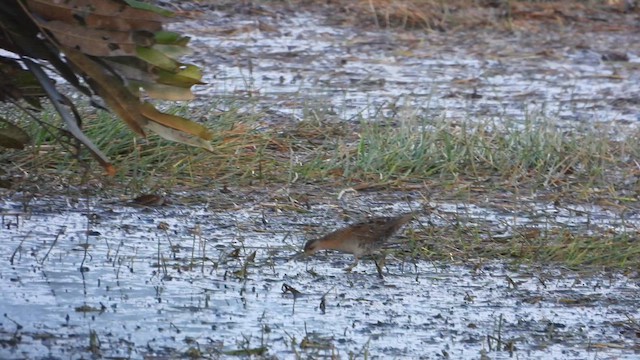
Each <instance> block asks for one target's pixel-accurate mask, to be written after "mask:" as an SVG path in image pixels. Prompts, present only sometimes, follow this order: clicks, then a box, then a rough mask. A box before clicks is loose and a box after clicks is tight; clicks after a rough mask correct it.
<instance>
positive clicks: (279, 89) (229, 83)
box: [172, 10, 640, 127]
mask: <svg viewBox="0 0 640 360" xmlns="http://www.w3.org/2000/svg"><path fill="white" fill-rule="evenodd" d="M332 20H333V19H330V18H329V19H327V18H326V17H325V16H322V15H319V14H316V13H304V12H303V13H300V12H296V13H292V12H286V11H275V10H274V11H268V10H264V11H262V12H260V14H259V15H255V14H254V15H246V14H242V13H231V14H230V13H222V12H214V11H208V12H205V13H204V14H201V15H200V16H199V17H198V18H196V19H192V20H187V21H183V22H179V23H176V24H173V25H172V28H174V29H176V30H178V31H181V32H183V33H186V34H189V35H191V36H192V37H193V40H192V46H193V48H194V49H195V54H194V55H193V56H192V58H191V60H192V61H193V62H195V63H196V64H197V65H199V66H202V67H203V68H205V69H208V72H207V74H206V76H205V79H204V81H206V82H207V83H208V84H207V85H204V86H199V87H198V86H197V87H195V92H196V94H198V95H200V96H202V97H204V98H207V99H211V98H213V99H216V98H218V99H219V98H223V99H228V98H231V99H233V100H234V101H237V103H236V104H240V105H241V104H243V103H244V102H246V103H245V105H242V106H243V107H244V108H245V109H246V110H247V111H253V112H255V111H256V110H261V111H266V112H267V113H269V114H270V115H271V117H272V118H273V119H275V120H282V119H287V120H290V119H292V118H293V119H299V118H302V117H304V116H316V117H318V118H320V119H323V120H325V119H333V120H340V121H344V120H352V121H354V120H355V121H358V120H359V119H360V118H365V119H370V118H375V117H377V116H379V115H380V114H384V115H394V114H396V113H397V112H403V111H404V112H408V113H407V114H406V115H411V114H414V113H425V114H427V115H428V116H430V117H445V118H448V119H452V120H456V121H462V120H487V119H496V120H500V121H503V120H505V119H510V120H516V121H523V120H524V119H535V118H538V117H543V118H552V119H558V120H559V123H558V125H559V126H571V127H575V126H576V125H584V124H585V123H588V124H590V123H593V122H605V123H619V124H631V125H632V126H633V127H635V125H636V124H637V122H638V120H640V118H639V117H638V114H639V113H640V101H638V98H640V85H639V84H640V71H638V70H639V69H640V57H639V56H640V43H639V42H637V41H635V38H636V34H635V33H634V31H600V32H588V31H587V32H585V31H584V29H580V28H572V27H570V26H566V27H563V28H560V30H559V29H558V28H557V27H553V30H548V31H545V30H544V29H535V30H533V29H530V28H526V29H520V30H518V29H515V30H514V31H512V32H507V31H502V32H501V31H495V30H482V29H481V30H474V31H458V32H448V33H439V32H426V31H424V30H416V31H403V30H397V29H395V30H394V29H391V30H385V29H369V30H366V29H359V28H357V27H354V26H337V25H335V21H332ZM603 21H604V20H603ZM598 26H600V27H602V26H604V25H599V24H598V23H596V25H594V26H593V27H594V28H596V27H598ZM619 28H622V25H620V27H619ZM238 99H243V100H238ZM318 111H319V112H320V113H317V112H318ZM310 112H311V113H312V114H311V115H310Z"/></svg>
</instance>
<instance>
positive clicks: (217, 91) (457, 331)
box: [0, 9, 640, 359]
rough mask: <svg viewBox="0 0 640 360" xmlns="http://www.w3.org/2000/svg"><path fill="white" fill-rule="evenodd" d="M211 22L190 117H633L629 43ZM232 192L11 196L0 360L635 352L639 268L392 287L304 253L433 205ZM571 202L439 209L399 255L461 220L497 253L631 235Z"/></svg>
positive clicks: (639, 79)
mask: <svg viewBox="0 0 640 360" xmlns="http://www.w3.org/2000/svg"><path fill="white" fill-rule="evenodd" d="M200 15H201V16H200V17H198V18H197V19H190V20H186V21H182V22H178V23H175V24H172V25H171V26H172V28H173V29H176V30H179V31H181V32H185V33H187V34H189V35H192V36H193V38H194V39H193V42H192V47H193V48H194V50H195V53H194V54H193V55H192V57H191V61H193V62H194V63H197V64H198V65H200V66H202V67H203V68H204V69H206V74H205V81H206V82H207V83H208V85H206V86H200V87H196V89H195V92H196V93H197V94H198V95H199V99H198V100H197V101H196V102H194V106H198V107H202V104H203V103H204V102H206V103H214V104H218V102H217V101H216V100H217V99H225V100H232V101H233V103H234V106H238V107H240V108H241V109H242V110H244V111H246V112H250V113H258V112H260V113H265V114H267V115H268V117H269V118H267V119H265V120H266V123H267V124H268V123H269V121H297V120H298V119H300V118H302V117H306V118H310V117H311V118H313V117H317V118H319V119H322V120H334V121H358V120H360V119H361V118H362V119H373V118H378V117H379V116H380V115H389V116H391V115H394V114H399V113H401V114H402V113H404V114H405V115H409V116H410V115H412V114H414V113H426V114H428V115H431V116H434V117H444V118H447V119H451V120H454V121H466V120H471V121H473V120H476V119H480V120H487V119H495V120H498V121H501V120H504V119H509V120H515V121H523V120H525V119H527V118H529V119H531V118H535V117H538V116H542V117H545V118H551V119H558V121H559V122H558V125H559V126H571V127H574V126H577V125H580V126H581V125H587V126H592V125H593V126H595V124H597V123H604V124H607V125H609V124H615V125H617V126H618V127H617V129H618V130H619V131H621V132H624V131H625V129H628V128H635V126H636V124H637V122H638V120H640V119H639V118H638V114H639V113H640V101H638V99H639V98H640V72H639V71H638V68H639V67H640V57H639V54H640V42H638V41H636V37H637V31H636V32H635V33H634V32H615V31H610V32H593V33H591V32H584V31H579V30H577V29H575V28H571V27H567V28H565V30H563V31H548V32H545V31H525V30H520V31H518V30H516V31H514V32H496V31H488V30H487V31H485V30H479V31H474V32H471V31H462V32H451V33H436V32H429V33H427V32H424V31H394V30H384V29H382V30H380V29H377V30H376V29H368V30H367V29H364V28H356V27H353V26H350V27H342V26H339V25H335V23H332V22H331V19H327V18H326V17H324V16H320V15H318V14H313V13H293V12H286V11H280V10H278V11H276V10H273V11H271V10H268V9H267V10H265V11H264V12H261V13H259V14H256V13H254V14H253V15H248V14H246V13H223V12H214V11H209V12H204V13H202V14H200ZM616 54H617V55H621V54H622V55H624V56H622V57H619V56H613V55H616ZM614 58H615V59H616V60H617V61H612V59H614ZM212 99H213V100H212ZM221 103H225V102H221ZM216 106H217V105H216ZM221 106H222V105H221ZM219 110H224V108H221V109H219ZM225 189H226V188H225ZM233 191H235V192H237V193H238V194H239V195H238V196H237V197H236V198H234V199H232V200H228V199H223V196H222V195H220V193H219V192H216V193H215V194H205V195H203V196H202V198H205V199H206V198H211V199H210V203H209V204H207V203H202V204H201V205H198V206H187V205H181V204H180V202H179V201H178V202H176V203H174V204H173V205H169V206H166V207H158V208H141V207H133V206H124V205H123V204H122V202H120V201H107V200H101V199H93V200H88V201H87V200H81V201H78V200H74V199H72V198H63V197H50V198H47V197H40V198H39V199H37V200H33V201H29V202H27V203H28V204H26V205H23V204H22V203H21V202H19V201H17V200H15V199H18V198H19V196H20V195H21V194H14V196H13V197H12V199H13V200H10V199H6V198H0V215H1V216H2V228H1V229H0V262H2V267H1V269H2V270H1V271H0V287H1V288H2V292H0V313H2V314H3V317H2V319H1V320H0V358H1V359H24V358H28V359H68V358H71V359H79V358H85V359H86V358H93V357H95V358H101V357H102V358H134V359H136V358H148V359H174V358H200V357H203V358H219V357H221V358H226V357H231V356H245V357H248V356H254V357H264V358H282V359H288V358H341V359H348V358H373V359H403V358H407V359H408V358H418V357H419V358H424V359H447V358H450V359H462V358H474V359H636V358H638V357H639V356H640V341H639V338H640V325H638V319H639V318H640V309H639V306H638V304H640V299H639V297H640V289H639V287H640V282H639V281H638V276H637V269H632V270H630V271H629V273H628V274H621V273H616V272H611V271H605V270H604V269H603V271H601V272H596V273H593V272H591V273H589V274H585V273H582V272H575V271H571V270H568V269H564V268H561V267H557V266H523V265H513V264H510V263H508V262H503V263H498V262H485V261H483V260H482V259H473V261H469V260H468V259H460V258H457V257H456V255H455V251H454V250H455V249H451V258H450V259H449V261H443V262H433V261H428V260H424V259H422V260H416V259H414V258H413V257H412V256H411V255H409V253H407V254H408V255H406V256H402V255H397V256H392V257H390V258H388V259H387V264H386V268H385V278H384V279H379V278H378V277H377V273H376V270H375V267H374V266H373V264H372V262H371V261H361V263H360V265H359V266H358V267H357V268H356V269H355V271H354V272H353V273H345V272H344V271H343V270H342V269H343V268H345V267H346V266H347V265H348V264H350V263H351V262H352V257H351V256H349V255H341V254H334V253H332V254H326V253H321V254H318V255H317V256H315V257H313V258H309V259H305V260H303V261H294V260H291V256H292V255H294V254H295V253H296V252H298V251H299V250H300V249H301V247H302V245H303V244H304V242H305V241H306V240H308V239H310V238H312V237H314V236H317V235H319V234H322V233H324V232H327V231H330V230H333V229H336V228H338V227H341V226H344V225H346V224H347V223H346V222H344V221H343V219H342V217H343V216H344V214H345V213H350V214H354V213H359V214H360V215H362V213H363V212H368V213H371V214H375V215H391V214H398V213H401V212H404V211H407V210H409V209H415V208H418V207H419V206H421V205H422V204H420V203H418V202H414V203H408V204H407V203H404V202H402V201H401V199H403V198H405V196H406V195H407V194H397V193H371V194H370V195H366V196H365V195H360V196H358V197H356V198H355V199H349V200H344V201H345V202H346V203H348V204H346V203H343V202H339V201H334V200H333V199H332V200H331V201H329V200H327V201H325V202H321V203H320V204H312V206H310V208H308V209H297V211H291V210H289V211H283V210H278V209H280V208H281V207H280V206H278V204H277V203H276V202H275V201H272V198H271V197H270V196H269V195H268V194H263V195H260V196H263V198H262V199H259V196H257V195H255V194H253V195H250V194H251V192H250V191H249V190H247V191H246V192H245V190H244V189H233ZM267 193H268V192H267ZM327 193H328V191H327ZM413 195H414V198H420V196H419V195H420V194H413ZM569 200H570V199H562V201H557V202H554V201H549V202H548V203H545V202H541V201H537V202H536V201H534V200H532V199H531V198H530V197H526V196H521V197H520V196H518V197H516V196H512V197H509V198H505V199H501V198H492V199H491V201H489V200H487V199H479V198H478V199H475V200H469V201H470V202H473V203H470V202H469V203H462V202H454V201H440V200H438V201H432V202H430V203H429V205H430V206H431V207H432V208H433V209H434V213H432V214H430V215H426V214H424V215H422V216H421V217H420V218H419V219H418V220H417V221H415V222H413V223H411V224H410V225H409V226H407V228H406V229H405V231H404V233H405V235H402V234H400V235H399V236H398V237H396V238H395V241H394V244H393V246H394V247H396V248H401V249H404V248H406V247H407V239H408V236H406V233H407V232H411V231H413V230H416V229H420V228H421V227H428V226H433V227H435V228H445V229H446V228H447V226H448V225H450V224H451V223H458V224H460V223H462V224H467V225H469V226H473V225H474V224H482V228H483V229H490V231H491V240H496V239H500V238H501V237H502V238H503V239H507V240H506V241H508V239H509V237H510V236H512V235H513V233H514V231H516V230H522V229H536V230H541V231H546V230H550V229H552V230H554V229H561V230H567V231H568V232H570V233H571V234H591V235H593V234H602V233H615V234H630V235H629V236H630V238H635V236H637V233H638V227H639V225H640V213H639V212H637V211H625V210H624V209H621V210H620V211H618V212H616V211H615V210H612V208H614V207H610V208H604V207H603V208H601V207H598V206H596V205H573V204H571V202H570V201H569ZM560 203H561V204H560ZM614 209H615V208H614ZM629 209H630V208H629ZM353 218H355V217H353ZM451 236H454V235H453V234H452V235H451ZM433 241H437V239H434V240H433ZM447 254H448V252H447ZM632 255H633V254H631V255H630V256H632Z"/></svg>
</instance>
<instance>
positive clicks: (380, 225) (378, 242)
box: [304, 212, 415, 271]
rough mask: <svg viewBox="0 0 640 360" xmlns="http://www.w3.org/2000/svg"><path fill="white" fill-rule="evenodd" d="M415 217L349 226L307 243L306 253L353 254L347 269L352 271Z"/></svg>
mask: <svg viewBox="0 0 640 360" xmlns="http://www.w3.org/2000/svg"><path fill="white" fill-rule="evenodd" d="M414 215H415V213H413V212H412V213H407V214H403V215H400V216H394V217H377V218H372V219H370V220H367V221H363V222H360V223H356V224H353V225H350V226H347V227H345V228H342V229H339V230H336V231H334V232H331V233H329V234H327V235H325V236H323V237H321V238H319V239H315V240H310V241H307V243H306V244H305V246H304V253H305V254H306V255H312V254H314V253H315V252H316V251H319V250H337V251H342V252H346V253H350V254H353V256H354V257H355V259H354V262H353V264H351V265H350V266H349V267H348V268H346V269H345V270H347V271H350V270H351V269H353V268H354V267H355V266H356V265H358V260H359V258H360V257H362V256H364V255H370V254H372V253H374V252H375V251H376V250H378V249H380V248H381V247H382V245H384V243H385V241H386V240H387V239H389V238H390V237H391V236H392V235H393V234H394V233H395V232H396V231H398V230H400V228H401V227H402V226H403V225H404V224H406V223H407V222H409V221H410V220H411V219H413V216H414ZM376 265H377V263H376ZM379 271H380V270H379Z"/></svg>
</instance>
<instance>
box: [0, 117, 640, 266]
mask: <svg viewBox="0 0 640 360" xmlns="http://www.w3.org/2000/svg"><path fill="white" fill-rule="evenodd" d="M174 111H175V112H179V113H180V112H182V113H184V112H186V111H187V109H181V108H177V109H174ZM190 112H191V115H192V116H191V117H192V118H196V119H197V118H202V119H203V120H204V121H206V122H207V125H208V126H209V127H210V128H211V129H212V130H213V131H214V133H215V138H214V139H213V145H214V149H215V150H214V152H212V153H209V152H207V151H204V150H201V149H195V148H189V147H187V146H184V145H180V144H175V143H170V142H168V141H165V140H162V139H160V138H158V137H157V136H155V135H151V136H149V138H148V139H141V138H139V137H136V136H134V134H133V133H132V132H131V131H129V130H128V129H127V128H126V126H125V125H124V124H123V123H122V122H121V121H119V120H117V119H115V118H113V117H112V116H111V115H109V114H106V113H101V112H98V113H95V114H94V115H91V114H89V115H87V116H86V118H87V121H86V123H85V124H86V125H85V131H86V133H87V135H88V136H89V137H90V138H91V139H92V140H93V141H94V142H95V143H96V145H98V146H99V147H100V148H101V149H102V150H103V151H104V152H105V153H106V154H107V156H109V158H110V159H111V160H112V161H113V163H114V164H115V165H116V167H117V169H118V173H117V175H116V176H115V177H114V178H106V177H104V172H103V171H102V170H101V168H100V167H99V166H98V165H97V164H96V162H95V161H93V160H92V159H91V158H90V157H89V155H88V154H87V153H86V151H81V152H80V154H79V155H76V153H75V150H74V149H73V148H72V147H70V146H69V145H65V146H63V145H60V144H59V143H57V142H56V136H55V134H51V133H47V132H45V131H43V130H42V129H41V128H38V127H36V126H34V125H33V124H31V125H27V126H28V129H29V131H30V133H31V134H32V135H33V138H34V145H33V146H32V147H31V148H29V149H26V150H22V151H5V152H3V153H2V154H0V162H1V163H3V164H4V166H3V168H4V170H5V171H6V172H7V174H8V175H5V177H8V178H11V179H13V189H14V190H16V191H28V190H29V189H34V188H36V189H37V191H39V192H46V193H61V194H65V193H69V192H70V191H71V192H72V191H73V189H82V188H83V184H95V183H98V184H102V185H100V186H97V187H94V188H100V189H102V190H100V194H98V195H100V196H109V195H110V194H111V195H112V194H139V193H144V192H158V191H168V192H177V191H180V190H186V191H188V193H190V194H193V197H194V198H193V199H191V200H190V199H185V200H184V201H183V202H184V203H188V202H196V203H197V202H199V201H201V200H202V199H200V198H199V197H202V196H206V195H203V194H207V192H210V191H212V190H213V189H220V188H222V187H223V186H225V185H226V186H229V187H234V188H237V189H238V190H239V191H243V189H245V190H246V189H267V188H273V187H282V186H286V187H287V188H288V189H289V191H290V192H289V194H290V195H289V196H290V197H291V196H297V195H295V194H301V195H299V196H301V197H305V196H309V195H312V196H313V197H314V198H316V199H318V198H326V199H329V198H333V197H334V196H335V194H336V193H337V192H338V191H339V189H344V188H349V187H355V188H357V189H359V190H367V189H376V190H383V191H385V192H387V193H389V192H394V191H399V192H400V193H403V192H406V191H409V192H411V191H413V192H416V191H417V192H419V193H420V194H422V196H423V197H424V198H426V199H427V200H429V201H433V202H453V201H455V202H463V203H465V204H478V205H479V206H481V207H484V208H495V209H499V210H502V211H503V212H507V213H509V212H512V213H514V214H516V213H522V214H528V215H529V216H531V217H533V216H536V215H535V211H534V210H532V209H534V208H535V206H537V204H545V203H554V204H557V206H559V207H563V206H567V205H569V204H598V205H601V206H602V209H604V210H608V211H610V212H612V213H614V214H617V216H620V219H622V218H623V216H624V214H625V212H627V211H631V210H633V209H634V208H635V207H637V196H636V195H637V193H638V190H639V188H638V185H637V181H635V180H633V179H635V178H636V175H637V172H638V171H639V165H638V164H637V163H636V162H635V161H634V160H633V159H637V158H640V153H639V152H640V146H638V145H637V144H638V143H639V142H638V136H637V134H627V137H626V138H625V139H622V140H620V139H615V138H614V137H613V136H610V135H608V134H609V133H614V130H616V129H615V128H613V127H612V128H601V129H599V128H594V127H591V128H585V129H577V130H572V131H562V130H560V129H558V128H557V127H556V126H555V125H553V121H552V120H551V119H549V120H545V121H534V120H527V121H525V122H524V123H516V122H508V121H505V122H504V123H501V124H496V123H492V122H487V121H475V120H474V121H471V120H470V121H467V122H452V121H447V120H443V119H437V118H436V119H432V118H427V117H424V116H413V117H406V118H402V117H395V118H379V119H377V120H376V121H369V122H367V121H361V122H359V123H357V124H346V123H324V122H320V121H318V120H315V119H310V120H303V121H301V122H299V123H297V124H296V125H288V126H278V125H270V126H268V127H265V126H264V124H261V123H260V121H262V120H260V119H262V116H266V115H265V114H256V115H254V116H246V115H240V114H238V113H237V112H236V111H234V110H230V111H228V112H225V113H219V114H216V113H214V115H208V114H211V113H212V112H211V111H210V110H208V109H207V110H205V111H203V112H202V114H197V113H195V114H194V113H193V110H190ZM199 115H202V116H199ZM44 118H45V119H46V121H47V122H48V123H51V124H55V123H56V122H57V120H56V119H55V116H53V115H51V114H50V113H48V114H45V116H44ZM25 123H26V122H25ZM51 184H66V187H64V186H62V187H60V186H58V187H55V186H51ZM89 188H92V187H89ZM523 197H525V198H527V199H529V200H527V201H523V200H522V198H523ZM285 205H287V201H284V200H283V204H282V206H283V207H282V211H291V209H290V208H288V207H286V206H285ZM595 215H597V214H595ZM514 216H515V215H514ZM545 216H548V218H546V219H543V220H541V221H549V222H550V224H549V226H548V227H546V228H545V227H542V228H531V227H529V225H519V224H518V222H517V221H514V222H513V224H512V225H510V226H508V227H507V228H508V230H509V232H510V233H511V236H509V237H508V238H507V240H504V237H501V236H496V234H495V232H496V231H498V230H499V229H500V228H504V226H503V225H504V224H503V225H501V224H497V223H495V222H494V221H490V220H491V219H490V218H489V215H487V217H488V218H487V219H486V221H481V220H482V219H480V220H478V219H474V218H470V217H468V216H467V215H466V214H455V216H454V215H451V214H445V215H444V217H443V219H445V222H446V223H448V224H450V225H446V226H442V225H436V226H423V227H421V228H419V229H418V230H416V231H415V232H414V233H413V234H412V236H411V238H412V241H411V244H412V246H411V249H410V256H413V257H419V258H426V259H443V258H444V259H457V260H459V261H478V259H481V260H482V259H496V258H498V259H508V260H510V261H511V260H513V261H517V262H539V263H547V262H558V263H563V264H565V265H566V266H571V267H576V268H578V267H580V266H583V265H589V266H595V267H602V266H604V267H612V268H628V267H630V266H638V265H640V260H638V259H640V256H637V255H638V254H639V253H640V245H638V244H637V242H636V241H634V239H635V237H634V234H631V233H625V232H624V231H609V230H605V229H604V228H597V227H592V228H588V227H585V228H584V229H578V230H572V231H570V232H569V231H568V230H564V227H565V226H564V225H563V224H562V223H555V222H553V221H552V220H549V219H552V218H553V215H545ZM470 224H472V225H470ZM536 229H538V230H536ZM540 229H541V230H540ZM536 231H537V232H536ZM532 233H533V234H534V235H531V234H532ZM474 259H475V260H474Z"/></svg>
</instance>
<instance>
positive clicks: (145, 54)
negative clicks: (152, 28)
mask: <svg viewBox="0 0 640 360" xmlns="http://www.w3.org/2000/svg"><path fill="white" fill-rule="evenodd" d="M136 52H137V55H138V58H140V59H142V60H144V61H146V62H148V63H149V64H151V65H155V66H157V67H159V68H161V69H164V70H167V71H176V69H177V68H178V66H180V63H179V62H177V61H175V60H173V59H172V58H170V57H168V56H166V55H165V54H163V53H161V52H160V51H158V50H155V49H152V48H145V47H141V46H138V47H137V49H136Z"/></svg>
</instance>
